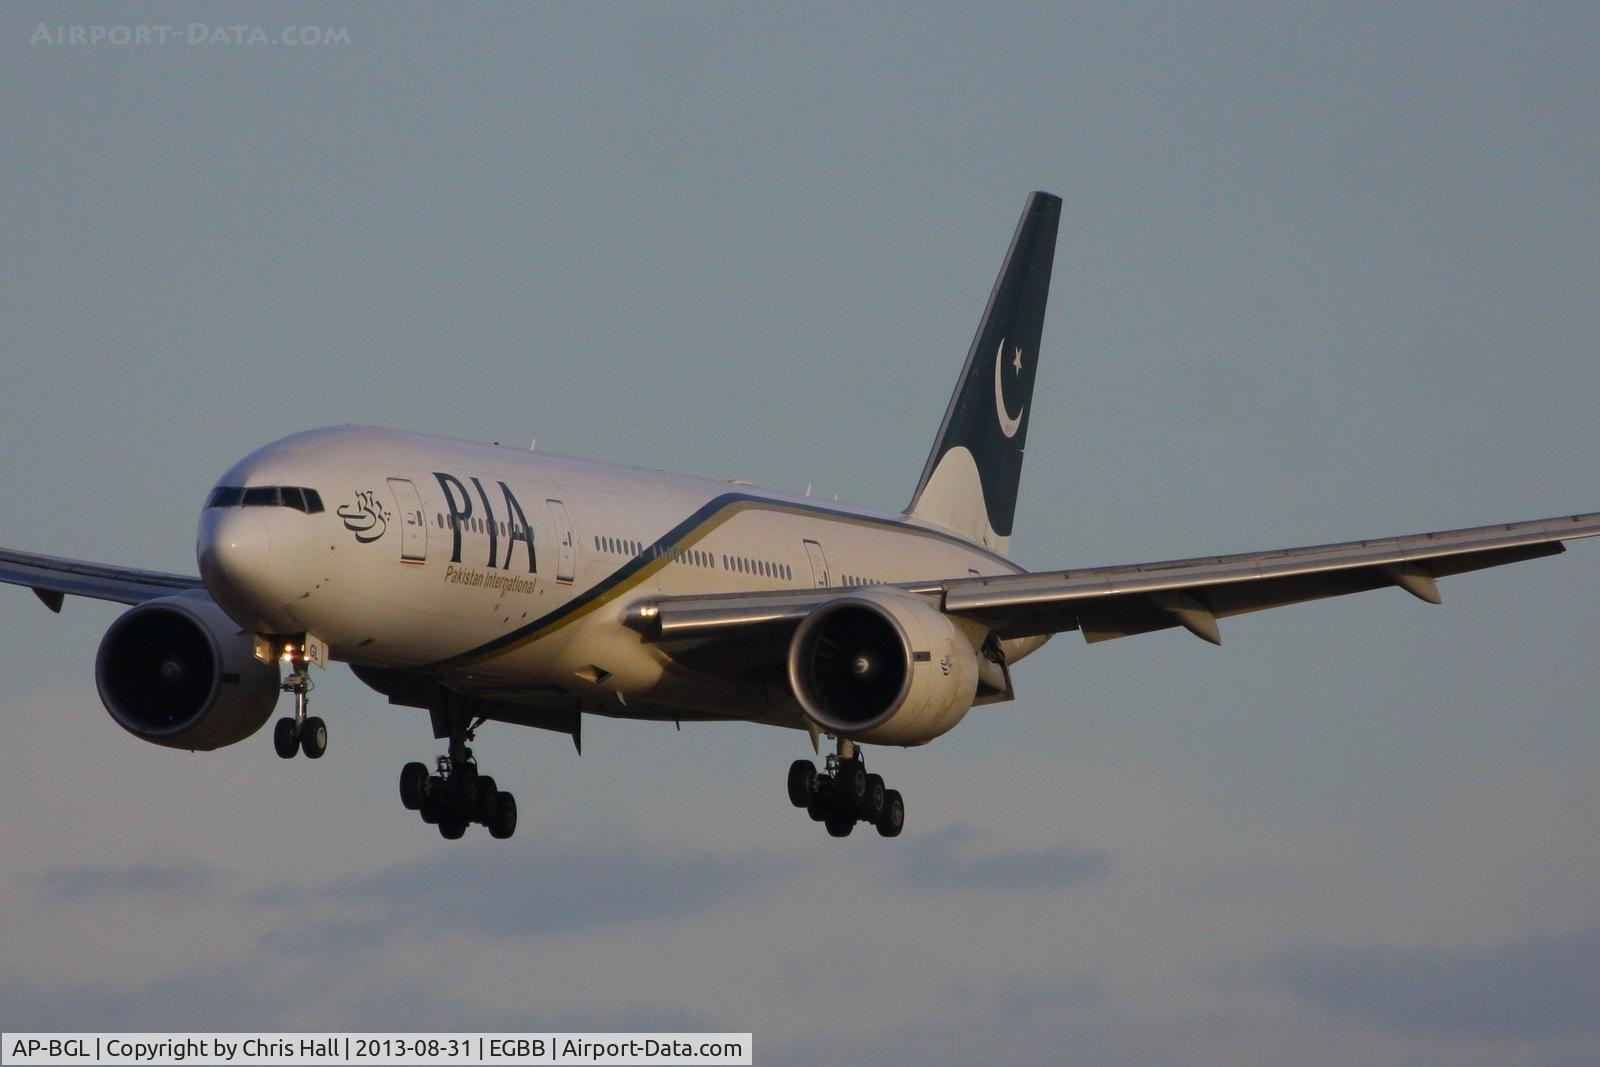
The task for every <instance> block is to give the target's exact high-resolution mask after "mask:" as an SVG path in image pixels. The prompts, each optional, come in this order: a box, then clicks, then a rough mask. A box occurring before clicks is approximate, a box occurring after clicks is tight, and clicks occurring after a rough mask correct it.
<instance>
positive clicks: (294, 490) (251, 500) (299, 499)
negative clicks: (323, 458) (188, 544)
mask: <svg viewBox="0 0 1600 1067" xmlns="http://www.w3.org/2000/svg"><path fill="white" fill-rule="evenodd" d="M206 507H208V508H237V507H246V508H294V509H295V510H296V511H303V512H305V513H306V514H307V515H317V514H320V513H321V512H322V496H321V494H319V493H318V492H317V491H316V490H315V489H306V488H304V487H303V486H298V485H251V486H243V487H241V486H237V485H219V486H217V487H216V488H215V489H213V490H212V491H211V499H210V500H207V501H206Z"/></svg>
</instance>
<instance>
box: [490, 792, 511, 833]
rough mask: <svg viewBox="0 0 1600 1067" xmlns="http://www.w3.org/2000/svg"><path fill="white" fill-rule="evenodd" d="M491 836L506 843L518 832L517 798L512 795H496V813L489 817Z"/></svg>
mask: <svg viewBox="0 0 1600 1067" xmlns="http://www.w3.org/2000/svg"><path fill="white" fill-rule="evenodd" d="M488 821H489V836H490V837H497V838H499V839H500V840H502V841H504V840H505V839H506V838H508V837H510V836H511V835H512V834H514V833H516V832H517V798H516V797H514V796H512V795H511V794H510V793H496V794H495V795H494V813H493V814H492V815H491V816H490V817H489V820H488Z"/></svg>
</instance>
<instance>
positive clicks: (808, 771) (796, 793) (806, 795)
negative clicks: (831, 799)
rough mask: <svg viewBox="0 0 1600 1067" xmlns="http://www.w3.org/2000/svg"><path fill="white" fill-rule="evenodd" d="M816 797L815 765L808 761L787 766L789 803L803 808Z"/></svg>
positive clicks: (798, 761) (796, 761) (800, 761)
mask: <svg viewBox="0 0 1600 1067" xmlns="http://www.w3.org/2000/svg"><path fill="white" fill-rule="evenodd" d="M816 795H817V765H816V764H814V763H812V762H811V761H810V760H808V759H797V760H795V761H794V762H793V763H791V764H789V803H791V804H793V805H794V806H795V807H797V808H803V807H805V806H806V805H807V804H810V803H811V798H812V797H814V796H816Z"/></svg>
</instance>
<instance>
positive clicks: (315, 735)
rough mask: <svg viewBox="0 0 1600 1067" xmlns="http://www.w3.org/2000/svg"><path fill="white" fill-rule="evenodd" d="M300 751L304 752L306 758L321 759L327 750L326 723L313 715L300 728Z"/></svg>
mask: <svg viewBox="0 0 1600 1067" xmlns="http://www.w3.org/2000/svg"><path fill="white" fill-rule="evenodd" d="M300 751H301V752H304V753H305V754H306V759H321V758H322V754H323V753H324V752H326V751H328V724H327V723H325V722H323V721H322V720H321V719H319V718H317V717H316V716H315V715H313V716H311V718H309V719H307V720H306V722H305V725H304V726H302V727H301V728H300Z"/></svg>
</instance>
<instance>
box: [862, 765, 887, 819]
mask: <svg viewBox="0 0 1600 1067" xmlns="http://www.w3.org/2000/svg"><path fill="white" fill-rule="evenodd" d="M888 803H889V801H888V790H886V789H885V788H884V786H883V776H882V775H881V774H869V775H867V793H866V795H865V796H863V797H862V798H861V817H862V818H863V819H865V820H867V821H868V822H870V823H875V822H877V821H878V820H879V819H881V818H883V809H884V808H885V807H886V806H887V805H888Z"/></svg>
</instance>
